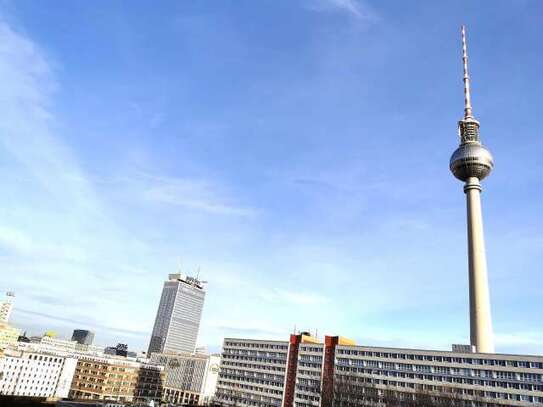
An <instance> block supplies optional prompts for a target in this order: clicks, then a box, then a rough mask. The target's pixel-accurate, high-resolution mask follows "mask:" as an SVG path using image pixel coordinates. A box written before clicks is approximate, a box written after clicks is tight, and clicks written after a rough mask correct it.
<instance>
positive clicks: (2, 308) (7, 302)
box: [0, 291, 15, 324]
mask: <svg viewBox="0 0 543 407" xmlns="http://www.w3.org/2000/svg"><path fill="white" fill-rule="evenodd" d="M14 297H15V294H13V293H12V292H11V291H8V292H7V293H6V297H5V298H4V300H3V301H2V302H0V323H5V324H7V323H8V322H9V317H10V315H11V310H12V309H13V298H14Z"/></svg>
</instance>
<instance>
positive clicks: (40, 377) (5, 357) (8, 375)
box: [0, 349, 77, 399]
mask: <svg viewBox="0 0 543 407" xmlns="http://www.w3.org/2000/svg"><path fill="white" fill-rule="evenodd" d="M76 364H77V359H75V358H72V357H65V356H61V355H53V354H46V353H42V352H37V351H23V350H16V349H6V350H4V351H3V354H2V355H1V356H0V394H3V395H11V396H29V397H46V398H56V399H58V398H65V397H68V393H69V390H70V386H71V383H72V378H73V376H74V372H75V368H76Z"/></svg>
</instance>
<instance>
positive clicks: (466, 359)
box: [215, 334, 543, 407]
mask: <svg viewBox="0 0 543 407" xmlns="http://www.w3.org/2000/svg"><path fill="white" fill-rule="evenodd" d="M365 393H367V394H369V393H371V394H373V395H375V397H376V399H377V400H379V398H380V397H384V395H385V394H391V393H392V394H395V395H397V396H398V397H407V398H409V397H413V396H414V395H415V394H422V393H424V394H429V395H435V396H438V395H439V396H442V395H453V396H454V397H455V398H457V399H461V400H463V401H464V402H465V403H466V404H467V405H471V404H472V405H477V406H536V405H543V357H541V356H528V355H507V354H488V353H473V352H471V350H470V349H468V348H461V347H456V348H455V350H454V351H434V350H416V349H400V348H382V347H369V346H355V345H354V343H353V342H352V341H349V340H347V339H344V338H341V337H330V336H327V337H325V341H324V343H318V341H316V340H315V339H314V338H311V337H310V336H308V335H304V334H300V335H291V337H290V340H289V341H288V342H287V341H284V342H282V341H279V342H275V341H260V340H248V339H232V338H228V339H225V340H224V345H223V354H222V360H221V368H220V373H219V381H218V386H217V394H216V399H215V400H216V401H217V402H220V403H223V404H227V405H239V406H258V407H272V406H276V407H279V406H281V407H293V406H296V407H319V406H323V407H324V406H329V405H331V402H332V400H333V399H334V398H338V397H347V398H351V399H352V398H353V397H359V396H360V395H362V394H365ZM359 398H360V397H359ZM366 400H367V398H366ZM368 405H372V404H368Z"/></svg>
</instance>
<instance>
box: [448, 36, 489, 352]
mask: <svg viewBox="0 0 543 407" xmlns="http://www.w3.org/2000/svg"><path fill="white" fill-rule="evenodd" d="M461 31H462V60H463V62H464V101H465V103H464V118H463V119H462V120H460V121H459V122H458V130H459V133H460V146H459V147H458V148H457V149H456V151H455V152H454V153H453V155H452V156H451V161H450V165H449V168H450V170H451V172H452V173H453V175H454V176H455V177H456V178H458V179H459V180H460V181H462V182H465V184H464V192H465V194H466V201H467V210H468V265H469V314H470V342H471V345H472V346H475V349H476V351H477V352H481V353H493V352H494V340H493V337H492V320H491V316H490V296H489V293H488V276H487V270H486V253H485V241H484V236H483V216H482V212H481V183H480V181H481V180H482V179H483V178H485V177H486V176H487V175H488V174H490V171H492V168H494V160H493V159H492V155H491V154H490V151H488V150H487V149H486V148H485V147H484V146H483V145H482V144H481V141H480V140H479V122H478V121H477V120H475V118H474V117H473V111H472V108H471V93H470V78H469V73H468V53H467V48H466V30H465V27H464V26H462V30H461Z"/></svg>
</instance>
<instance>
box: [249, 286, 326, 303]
mask: <svg viewBox="0 0 543 407" xmlns="http://www.w3.org/2000/svg"><path fill="white" fill-rule="evenodd" d="M259 296H260V297H261V298H263V299H265V300H266V301H269V302H273V303H282V304H284V303H287V304H293V305H302V306H303V305H322V304H326V303H328V302H329V299H328V298H326V297H325V296H323V295H320V294H318V293H312V292H307V291H289V290H280V289H264V290H262V289H261V290H259Z"/></svg>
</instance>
